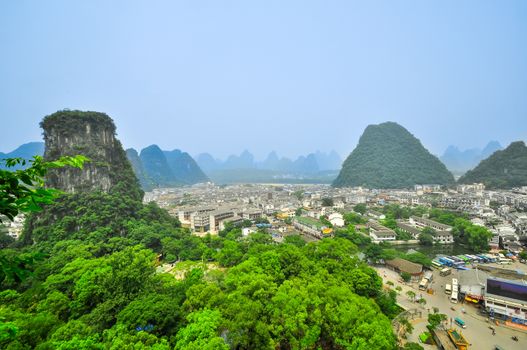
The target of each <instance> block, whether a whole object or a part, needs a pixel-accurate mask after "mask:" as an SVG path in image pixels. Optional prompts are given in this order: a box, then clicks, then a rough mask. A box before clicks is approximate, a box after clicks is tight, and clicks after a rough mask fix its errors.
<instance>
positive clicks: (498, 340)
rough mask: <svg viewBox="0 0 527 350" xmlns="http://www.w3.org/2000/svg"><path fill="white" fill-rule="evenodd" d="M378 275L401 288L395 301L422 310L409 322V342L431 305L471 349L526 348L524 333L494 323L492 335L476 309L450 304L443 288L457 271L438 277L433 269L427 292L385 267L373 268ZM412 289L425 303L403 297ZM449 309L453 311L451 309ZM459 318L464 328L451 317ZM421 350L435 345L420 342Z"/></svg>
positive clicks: (423, 325)
mask: <svg viewBox="0 0 527 350" xmlns="http://www.w3.org/2000/svg"><path fill="white" fill-rule="evenodd" d="M487 265H489V266H496V267H502V268H503V267H504V266H503V265H496V264H487ZM507 268H510V269H515V270H523V271H527V265H525V264H521V263H514V264H513V265H508V266H507ZM376 269H377V271H378V273H379V275H380V276H381V277H382V278H383V280H384V283H386V282H388V281H391V282H392V283H394V286H393V287H391V288H395V287H396V286H401V287H402V289H403V290H402V291H401V292H400V293H399V296H398V298H397V299H398V302H399V303H400V304H401V305H402V306H404V307H406V308H409V309H411V308H417V309H422V310H423V313H422V317H421V318H418V319H415V320H413V321H412V323H413V324H414V327H415V330H414V332H413V333H412V334H411V335H409V336H408V340H409V341H413V342H419V340H418V336H419V334H421V333H422V332H424V331H425V330H426V324H427V315H428V313H429V312H433V308H434V307H437V308H439V312H440V313H443V314H446V315H447V317H448V325H447V326H448V327H449V328H450V327H452V328H456V329H458V330H460V331H461V332H462V333H463V335H464V336H465V338H466V339H467V341H468V342H469V343H471V344H472V346H471V349H477V350H479V349H482V350H483V349H494V345H500V346H501V347H502V348H503V349H505V350H508V349H511V350H521V349H526V348H527V333H525V332H523V331H521V330H516V329H511V328H508V327H505V326H503V325H499V326H496V325H495V324H492V325H493V326H494V328H495V330H496V334H495V335H492V330H491V329H490V328H489V326H491V323H489V322H488V321H487V317H486V316H484V315H481V314H480V313H478V308H477V307H476V306H475V305H474V304H473V303H467V302H465V303H462V302H461V301H460V302H459V303H458V304H453V303H451V302H450V300H449V297H450V296H449V295H447V294H445V291H444V288H445V285H446V284H447V283H448V284H450V283H451V282H452V278H458V279H459V273H458V271H457V270H452V274H451V275H449V276H445V277H443V276H440V275H439V271H438V270H434V271H433V280H432V283H431V284H430V288H431V289H432V291H433V294H428V293H427V292H425V291H421V290H419V289H418V282H414V283H408V284H405V283H403V282H400V281H401V278H400V276H399V275H398V274H397V273H396V272H394V271H392V270H389V269H387V268H376ZM409 290H411V291H413V292H414V293H415V294H416V295H417V297H416V299H419V298H420V297H422V298H424V299H425V300H426V304H425V305H424V306H421V305H420V304H418V303H415V302H412V301H410V300H409V299H408V297H407V296H406V292H407V291H409ZM452 308H453V309H454V310H452ZM463 309H464V310H465V312H466V313H463V312H462V310H463ZM456 317H459V318H461V319H462V320H463V321H464V322H465V324H466V328H465V329H461V328H460V327H459V326H457V325H456V324H455V323H454V322H453V320H454V318H456ZM512 336H516V337H518V339H519V341H518V342H516V341H514V340H513V339H512ZM421 345H423V346H424V347H425V349H435V348H436V347H435V346H428V345H426V344H421Z"/></svg>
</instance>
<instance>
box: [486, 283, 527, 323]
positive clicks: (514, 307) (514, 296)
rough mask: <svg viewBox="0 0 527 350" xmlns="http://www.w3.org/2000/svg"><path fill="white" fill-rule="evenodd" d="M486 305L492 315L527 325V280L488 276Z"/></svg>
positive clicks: (506, 320) (508, 321)
mask: <svg viewBox="0 0 527 350" xmlns="http://www.w3.org/2000/svg"><path fill="white" fill-rule="evenodd" d="M485 307H486V308H487V310H488V311H489V314H490V316H491V317H495V318H498V319H501V320H503V321H505V322H506V323H508V324H511V325H514V324H521V325H524V326H527V282H525V281H524V280H507V279H502V278H497V277H492V278H491V277H489V278H487V288H486V291H485Z"/></svg>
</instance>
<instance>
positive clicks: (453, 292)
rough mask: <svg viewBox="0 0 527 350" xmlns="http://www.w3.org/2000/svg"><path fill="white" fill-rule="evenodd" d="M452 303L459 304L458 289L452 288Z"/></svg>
mask: <svg viewBox="0 0 527 350" xmlns="http://www.w3.org/2000/svg"><path fill="white" fill-rule="evenodd" d="M450 302H451V303H454V304H457V288H455V289H454V288H452V294H451V295H450Z"/></svg>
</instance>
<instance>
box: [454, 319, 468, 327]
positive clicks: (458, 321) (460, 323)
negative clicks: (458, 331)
mask: <svg viewBox="0 0 527 350" xmlns="http://www.w3.org/2000/svg"><path fill="white" fill-rule="evenodd" d="M454 321H455V322H456V323H457V324H458V325H459V326H460V327H461V328H467V326H466V325H465V321H463V320H462V319H460V318H459V317H456V318H454Z"/></svg>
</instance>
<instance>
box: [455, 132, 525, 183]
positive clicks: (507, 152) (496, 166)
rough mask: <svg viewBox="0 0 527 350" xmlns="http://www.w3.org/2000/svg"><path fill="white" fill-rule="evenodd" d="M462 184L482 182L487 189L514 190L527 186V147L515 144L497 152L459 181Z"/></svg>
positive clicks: (518, 142)
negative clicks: (513, 188)
mask: <svg viewBox="0 0 527 350" xmlns="http://www.w3.org/2000/svg"><path fill="white" fill-rule="evenodd" d="M459 182H460V183H475V182H482V183H484V184H485V186H486V187H487V188H490V189H494V188H503V189H507V188H512V187H518V186H526V185H527V147H526V146H525V143H524V142H523V141H517V142H513V143H511V144H510V145H509V147H507V148H506V149H504V150H502V151H497V152H495V153H494V154H492V155H491V156H490V157H488V158H487V159H484V160H482V161H481V163H479V164H478V166H477V167H476V168H474V169H472V170H469V171H468V172H467V173H466V174H465V175H463V176H462V177H461V178H460V179H459Z"/></svg>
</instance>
